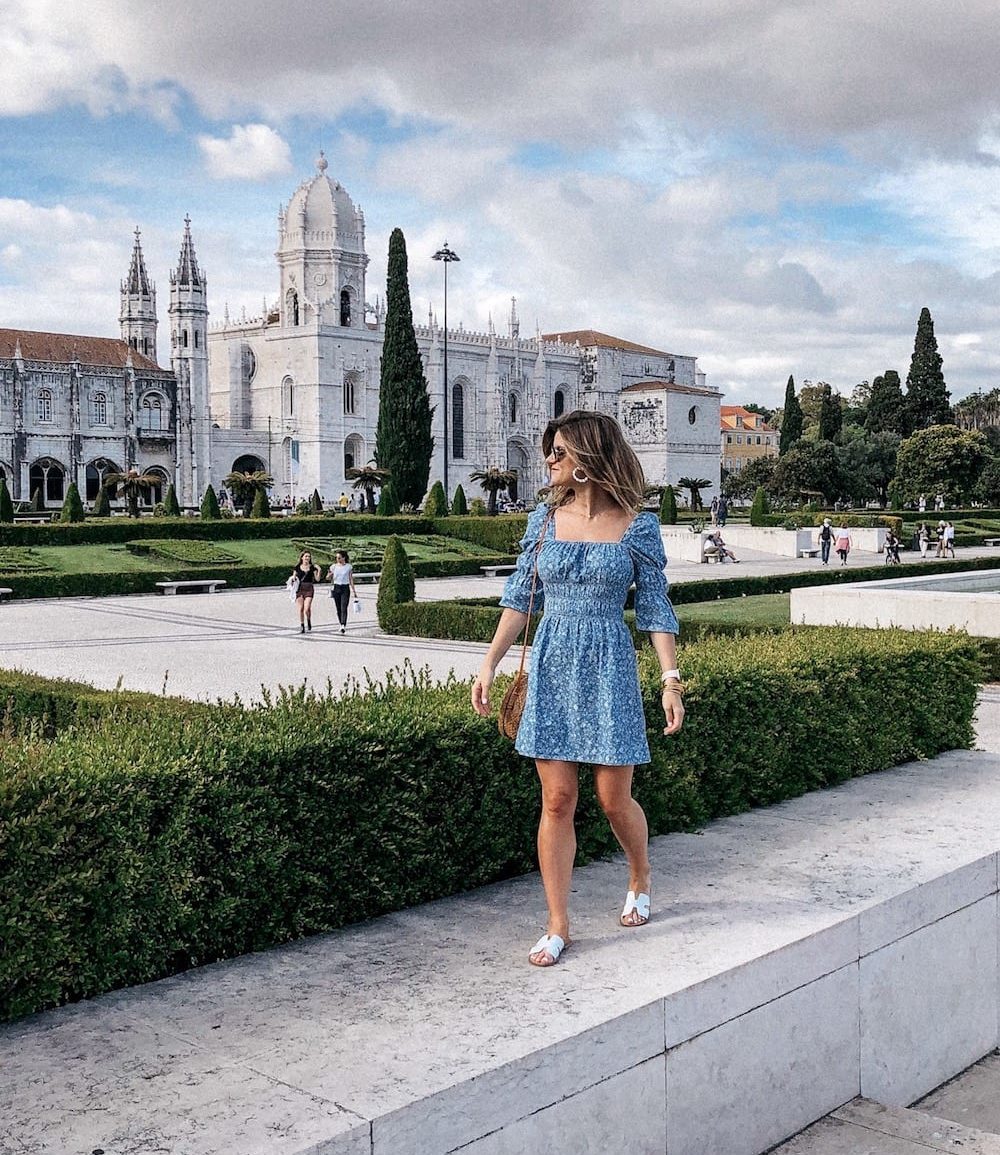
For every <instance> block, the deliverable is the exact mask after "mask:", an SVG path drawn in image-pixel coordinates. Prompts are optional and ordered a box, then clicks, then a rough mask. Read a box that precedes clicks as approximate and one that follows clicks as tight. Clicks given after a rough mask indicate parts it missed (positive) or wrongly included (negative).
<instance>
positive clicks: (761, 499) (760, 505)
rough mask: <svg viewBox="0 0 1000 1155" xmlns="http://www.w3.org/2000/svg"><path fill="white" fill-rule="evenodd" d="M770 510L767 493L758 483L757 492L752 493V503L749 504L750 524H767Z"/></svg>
mask: <svg viewBox="0 0 1000 1155" xmlns="http://www.w3.org/2000/svg"><path fill="white" fill-rule="evenodd" d="M770 512H771V506H770V503H769V502H768V500H767V493H766V492H765V490H764V487H763V485H758V486H757V492H756V493H755V494H754V495H753V504H752V505H751V506H750V524H751V525H767V524H768V523H767V515H768V514H769V513H770Z"/></svg>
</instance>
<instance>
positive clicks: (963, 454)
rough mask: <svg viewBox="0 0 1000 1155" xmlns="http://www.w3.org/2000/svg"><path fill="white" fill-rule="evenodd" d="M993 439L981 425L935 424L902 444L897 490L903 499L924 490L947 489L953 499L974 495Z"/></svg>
mask: <svg viewBox="0 0 1000 1155" xmlns="http://www.w3.org/2000/svg"><path fill="white" fill-rule="evenodd" d="M991 456H992V454H991V452H990V447H989V442H988V441H987V440H986V438H985V436H984V435H983V434H982V433H981V432H979V430H977V429H958V428H957V427H956V426H954V425H931V426H930V427H929V428H927V429H918V430H917V431H916V432H915V433H914V434H913V435H912V436H910V437H908V438H907V439H906V440H905V441H904V442H903V443H902V445H900V447H899V454H898V456H897V458H896V477H895V479H894V481H893V491H894V493H895V494H896V495H897V496H898V497H899V499H900V500H901V501H916V500H917V498H918V497H919V496H920V494H921V493H943V494H945V496H946V497H948V498H950V499H951V500H952V501H964V500H966V499H967V498H968V497H969V496H971V494H972V492H973V490H974V489H975V487H976V483H977V482H978V481H979V477H980V474H981V473H982V472H983V470H984V469H985V467H986V465H987V463H988V462H989V461H990V459H991Z"/></svg>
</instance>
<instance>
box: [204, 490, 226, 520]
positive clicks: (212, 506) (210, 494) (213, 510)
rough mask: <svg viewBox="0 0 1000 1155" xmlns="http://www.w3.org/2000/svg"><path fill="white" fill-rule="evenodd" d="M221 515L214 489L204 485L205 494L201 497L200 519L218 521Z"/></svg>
mask: <svg viewBox="0 0 1000 1155" xmlns="http://www.w3.org/2000/svg"><path fill="white" fill-rule="evenodd" d="M221 517H222V511H221V510H220V509H219V498H218V496H217V495H216V492H215V490H214V489H213V488H212V487H211V486H210V485H207V486H206V487H205V496H204V497H203V498H202V499H201V520H202V521H218V520H219V519H220V518H221Z"/></svg>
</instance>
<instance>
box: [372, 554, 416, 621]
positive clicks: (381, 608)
mask: <svg viewBox="0 0 1000 1155" xmlns="http://www.w3.org/2000/svg"><path fill="white" fill-rule="evenodd" d="M415 589H416V586H415V583H414V580H413V566H412V565H411V564H410V559H409V558H408V557H407V556H406V550H404V549H403V543H402V542H401V541H400V540H399V538H398V537H397V536H396V535H395V534H393V535H392V536H391V537H390V538H389V540H388V541H387V542H386V543H385V553H384V554H383V555H382V576H381V577H380V578H379V580H378V598H377V600H376V602H375V612H376V613H377V615H378V623H379V625H380V626H381V627H382V628H383V629H385V628H386V627H387V626H388V624H389V621H390V618H391V614H392V610H393V608H394V607H395V606H397V605H399V603H400V602H412V601H413V598H414V594H415Z"/></svg>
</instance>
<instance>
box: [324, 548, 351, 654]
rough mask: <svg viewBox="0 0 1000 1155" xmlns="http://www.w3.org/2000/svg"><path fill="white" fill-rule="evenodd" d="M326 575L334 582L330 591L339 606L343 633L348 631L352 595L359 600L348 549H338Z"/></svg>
mask: <svg viewBox="0 0 1000 1155" xmlns="http://www.w3.org/2000/svg"><path fill="white" fill-rule="evenodd" d="M326 577H327V580H328V581H331V582H333V589H332V590H331V591H330V592H331V596H332V597H333V601H334V605H336V607H337V620H338V621H339V622H340V632H341V633H342V634H343V633H346V631H347V607H348V606H349V605H350V604H351V597H352V596H353V598H354V600H355V602H357V600H358V591H357V590H356V589H355V588H354V566H352V565H351V559H350V557H349V556H348V553H347V550H346V549H338V550H337V553H336V556H335V557H334V562H333V565H332V566H330V572H329V573H328V574H327V575H326Z"/></svg>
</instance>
